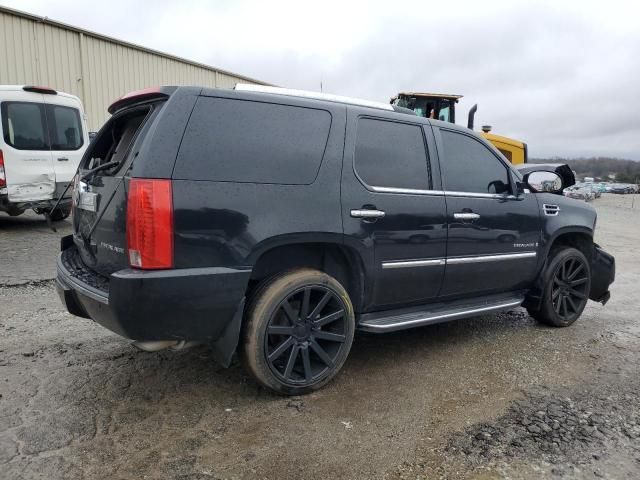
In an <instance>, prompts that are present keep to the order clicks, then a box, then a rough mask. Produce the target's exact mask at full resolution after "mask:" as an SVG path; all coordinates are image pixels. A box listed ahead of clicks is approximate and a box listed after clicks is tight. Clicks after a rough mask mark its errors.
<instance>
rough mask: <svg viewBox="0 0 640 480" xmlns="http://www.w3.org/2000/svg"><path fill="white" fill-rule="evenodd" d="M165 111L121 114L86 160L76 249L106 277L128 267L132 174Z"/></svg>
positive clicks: (153, 108) (77, 194) (146, 107)
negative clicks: (151, 127) (127, 240)
mask: <svg viewBox="0 0 640 480" xmlns="http://www.w3.org/2000/svg"><path fill="white" fill-rule="evenodd" d="M162 106H163V102H162V101H159V102H158V101H156V102H153V103H149V102H147V103H143V104H138V105H134V106H130V107H128V108H125V109H123V110H120V111H118V112H117V113H116V114H114V116H113V117H111V118H110V119H109V121H108V122H107V123H106V124H105V125H104V127H103V128H102V129H101V130H100V132H99V133H98V135H97V137H96V138H95V140H94V141H93V142H92V143H91V145H90V146H89V149H88V151H87V152H86V154H85V156H84V157H83V159H82V162H81V165H80V169H79V171H78V175H77V177H76V179H75V190H74V195H73V200H74V201H73V224H74V243H75V245H76V246H77V248H78V250H79V252H80V255H81V257H82V260H83V262H84V263H85V264H86V265H87V266H89V267H90V268H92V269H93V270H95V271H97V272H98V273H100V274H102V275H109V274H111V273H113V272H115V271H117V270H120V269H122V268H126V267H128V266H129V261H128V257H127V252H126V248H127V245H126V218H127V189H128V181H129V180H128V178H127V177H128V176H129V174H128V172H129V171H130V170H131V168H132V166H133V163H134V162H135V161H136V160H138V156H139V155H140V150H141V147H142V144H143V143H144V138H145V135H146V134H147V133H148V131H149V127H150V126H151V124H152V123H153V121H152V120H153V118H154V117H155V116H157V114H158V112H159V111H160V110H161V108H162Z"/></svg>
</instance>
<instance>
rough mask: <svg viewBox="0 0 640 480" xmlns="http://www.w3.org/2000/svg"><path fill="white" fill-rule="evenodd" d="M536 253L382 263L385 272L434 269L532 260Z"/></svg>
mask: <svg viewBox="0 0 640 480" xmlns="http://www.w3.org/2000/svg"><path fill="white" fill-rule="evenodd" d="M536 255H537V253H536V252H519V253H504V254H497V255H474V256H470V257H449V258H427V259H419V260H391V261H388V262H382V268H383V269H385V270H388V269H392V268H412V267H434V266H440V265H460V264H467V263H484V262H499V261H502V260H518V259H521V258H534V257H536Z"/></svg>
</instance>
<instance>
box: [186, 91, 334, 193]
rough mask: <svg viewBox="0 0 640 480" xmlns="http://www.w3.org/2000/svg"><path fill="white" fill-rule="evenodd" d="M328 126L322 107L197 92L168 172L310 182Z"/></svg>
mask: <svg viewBox="0 0 640 480" xmlns="http://www.w3.org/2000/svg"><path fill="white" fill-rule="evenodd" d="M330 128H331V114H330V113H329V112H327V111H326V110H319V109H313V108H305V107H297V106H292V105H280V104H274V103H265V102H254V101H246V100H235V99H226V98H212V97H200V98H199V99H198V101H197V103H196V106H195V108H194V110H193V113H192V114H191V118H190V119H189V124H188V126H187V130H186V132H185V135H184V138H183V139H182V144H181V146H180V153H179V154H178V160H177V162H176V167H175V170H174V174H173V178H176V179H188V180H212V181H221V182H249V183H275V184H294V185H295V184H298V185H303V184H310V183H313V181H314V180H315V178H316V176H317V174H318V171H319V169H320V164H321V163H322V158H323V156H324V150H325V147H326V145H327V140H328V138H329V130H330Z"/></svg>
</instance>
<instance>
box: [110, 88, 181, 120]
mask: <svg viewBox="0 0 640 480" xmlns="http://www.w3.org/2000/svg"><path fill="white" fill-rule="evenodd" d="M168 96H169V95H167V94H166V93H163V92H162V91H161V89H160V87H152V88H143V89H142V90H135V91H133V92H129V93H127V94H125V95H123V96H122V97H120V98H119V99H117V100H116V101H114V102H113V103H112V104H111V105H109V108H107V112H109V113H111V114H112V113H114V112H115V111H116V110H118V109H120V108H121V107H122V106H124V105H126V104H128V103H131V102H135V101H139V100H151V99H153V98H165V97H168Z"/></svg>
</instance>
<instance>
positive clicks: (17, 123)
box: [1, 102, 49, 150]
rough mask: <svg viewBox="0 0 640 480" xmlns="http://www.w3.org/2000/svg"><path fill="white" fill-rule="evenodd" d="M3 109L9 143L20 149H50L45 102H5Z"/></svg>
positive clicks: (4, 124) (4, 133)
mask: <svg viewBox="0 0 640 480" xmlns="http://www.w3.org/2000/svg"><path fill="white" fill-rule="evenodd" d="M1 110H2V134H3V137H4V141H5V142H6V143H7V145H11V146H12V147H13V148H17V149H18V150H49V141H48V139H47V133H46V121H45V116H44V105H43V104H41V103H29V102H3V103H2V109H1Z"/></svg>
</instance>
